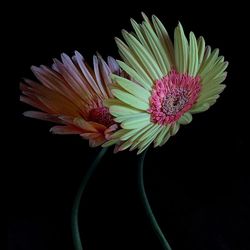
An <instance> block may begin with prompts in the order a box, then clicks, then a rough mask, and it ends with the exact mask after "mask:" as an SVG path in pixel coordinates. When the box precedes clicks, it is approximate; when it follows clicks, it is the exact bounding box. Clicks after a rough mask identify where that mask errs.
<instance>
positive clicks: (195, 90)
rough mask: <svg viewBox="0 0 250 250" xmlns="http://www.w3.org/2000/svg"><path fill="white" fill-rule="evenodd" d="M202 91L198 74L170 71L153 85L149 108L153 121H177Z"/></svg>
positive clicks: (162, 123) (163, 123) (159, 122)
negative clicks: (190, 74)
mask: <svg viewBox="0 0 250 250" xmlns="http://www.w3.org/2000/svg"><path fill="white" fill-rule="evenodd" d="M200 91H201V84H200V78H199V77H198V76H196V77H193V76H189V75H187V74H183V73H177V72H176V71H175V70H172V71H170V72H169V74H168V75H166V76H164V77H163V78H162V79H160V80H157V81H155V84H154V86H153V90H152V96H151V98H150V109H149V113H150V114H151V120H152V122H154V123H157V124H161V125H166V124H171V123H173V122H175V121H177V120H178V119H179V118H180V117H181V116H182V115H183V114H184V113H185V112H187V111H188V110H189V109H191V107H192V106H193V105H194V104H195V102H196V101H197V99H198V96H199V93H200Z"/></svg>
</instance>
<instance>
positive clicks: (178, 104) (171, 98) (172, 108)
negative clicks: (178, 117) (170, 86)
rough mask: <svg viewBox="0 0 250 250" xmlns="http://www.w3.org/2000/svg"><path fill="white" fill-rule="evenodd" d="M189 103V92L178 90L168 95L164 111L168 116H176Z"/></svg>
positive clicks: (163, 106) (164, 103)
mask: <svg viewBox="0 0 250 250" xmlns="http://www.w3.org/2000/svg"><path fill="white" fill-rule="evenodd" d="M187 102H188V92H187V90H186V89H182V88H180V89H176V91H172V92H170V93H169V94H167V95H166V97H165V101H164V102H163V105H162V110H163V112H164V113H165V114H166V115H175V114H176V113H178V112H179V111H180V110H182V109H183V108H184V106H185V105H186V103H187Z"/></svg>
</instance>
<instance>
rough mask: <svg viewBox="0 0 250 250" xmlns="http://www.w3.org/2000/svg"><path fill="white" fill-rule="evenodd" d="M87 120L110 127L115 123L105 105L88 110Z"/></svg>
mask: <svg viewBox="0 0 250 250" xmlns="http://www.w3.org/2000/svg"><path fill="white" fill-rule="evenodd" d="M89 120H90V121H93V122H96V123H99V124H102V125H104V126H106V127H110V126H111V125H113V124H115V122H114V120H113V118H112V115H111V114H110V113H109V110H108V108H106V107H99V108H94V109H91V110H90V112H89Z"/></svg>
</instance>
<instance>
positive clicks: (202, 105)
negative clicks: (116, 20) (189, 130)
mask: <svg viewBox="0 0 250 250" xmlns="http://www.w3.org/2000/svg"><path fill="white" fill-rule="evenodd" d="M143 18H144V21H143V22H142V24H138V23H136V22H135V21H134V20H131V23H132V26H133V28H134V31H135V33H128V32H127V31H125V30H123V31H122V34H123V37H124V40H125V42H126V43H124V42H123V41H121V40H120V39H118V38H116V43H117V46H118V48H119V53H120V55H121V57H122V59H123V61H118V64H119V65H120V67H121V68H122V69H123V70H124V71H125V72H126V73H127V74H128V75H129V76H130V77H131V80H128V79H125V78H124V77H121V76H117V75H115V74H113V75H112V79H113V82H114V84H112V94H113V95H114V96H115V97H116V98H112V99H109V100H106V101H105V105H106V106H107V107H109V110H110V113H111V114H112V115H113V116H114V117H115V119H114V120H115V121H116V122H118V123H120V124H121V129H119V130H118V131H117V132H115V133H114V134H113V135H112V140H110V141H109V142H107V143H105V144H104V145H103V146H108V145H111V144H112V143H118V142H119V143H120V146H119V147H118V150H124V149H127V148H130V150H133V149H136V148H138V149H139V150H138V153H141V152H142V151H143V150H145V149H146V148H147V147H148V146H149V145H150V144H151V143H152V142H154V146H155V147H156V146H162V145H163V144H165V143H166V142H167V140H168V139H169V138H170V137H171V136H173V135H175V134H176V133H177V131H178V130H179V128H180V125H182V124H188V123H190V122H191V121H192V114H194V113H199V112H203V111H206V110H207V109H208V108H209V107H210V106H211V105H213V104H214V103H215V102H216V100H217V98H218V97H219V94H220V93H221V92H222V91H223V89H224V88H225V85H223V84H221V83H222V82H223V81H224V80H225V78H226V72H225V69H226V68H227V65H228V62H225V61H224V57H223V56H219V50H218V49H215V50H213V51H211V48H210V46H205V41H204V39H203V37H199V38H198V39H196V37H195V35H194V33H193V32H190V34H189V40H188V39H187V38H186V36H185V34H184V31H183V28H182V25H181V24H180V23H179V24H178V26H177V27H176V29H175V32H174V43H172V41H171V39H170V37H169V35H168V33H167V31H166V29H165V28H164V26H163V24H162V23H161V22H160V20H159V19H158V18H157V17H156V16H152V21H150V20H149V19H148V18H147V16H146V15H144V14H143Z"/></svg>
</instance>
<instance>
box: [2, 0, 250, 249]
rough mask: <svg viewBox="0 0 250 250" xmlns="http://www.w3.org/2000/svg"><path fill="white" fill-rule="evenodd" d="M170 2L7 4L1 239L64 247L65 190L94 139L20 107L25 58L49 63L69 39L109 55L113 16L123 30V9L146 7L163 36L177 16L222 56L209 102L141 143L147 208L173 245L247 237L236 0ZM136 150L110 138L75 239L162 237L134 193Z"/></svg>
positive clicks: (111, 243)
mask: <svg viewBox="0 0 250 250" xmlns="http://www.w3.org/2000/svg"><path fill="white" fill-rule="evenodd" d="M170 3H171V2H170V1H162V2H157V1H155V0H153V1H151V3H150V2H149V3H148V4H146V3H144V4H143V3H141V4H139V3H137V2H135V1H133V2H128V1H116V2H114V3H112V4H111V3H108V1H104V2H102V3H99V2H97V1H90V2H86V1H82V2H81V4H80V3H79V4H76V3H73V2H72V1H70V2H66V3H63V1H62V2H61V3H60V4H59V3H58V4H57V5H54V6H52V4H51V3H50V4H46V3H45V2H36V1H34V2H32V3H30V4H24V3H23V2H22V4H20V5H17V4H14V3H13V5H12V6H9V8H8V9H6V14H7V15H6V17H5V18H4V20H3V22H2V24H3V25H4V27H5V30H4V31H5V32H6V35H4V38H3V40H4V41H5V42H6V46H4V47H3V53H4V54H6V56H7V57H6V60H5V61H4V62H5V66H7V69H6V70H5V71H4V72H3V75H4V76H6V79H5V80H4V82H2V85H5V86H7V87H10V92H8V93H9V94H10V95H9V96H8V95H7V94H5V93H7V92H2V99H4V103H5V105H4V107H3V110H4V111H8V115H9V116H10V118H8V116H7V117H6V118H5V122H3V123H5V124H6V125H8V127H7V129H6V130H4V131H3V134H4V135H6V136H7V139H8V140H7V141H6V144H4V145H6V147H5V148H7V151H6V156H7V157H8V161H6V164H4V168H7V169H8V171H9V177H8V182H7V184H5V185H6V190H7V191H8V198H9V199H8V248H9V249H10V250H40V249H42V250H47V249H48V250H50V249H53V250H54V249H60V250H64V249H65V250H66V249H67V250H70V249H73V246H72V240H71V232H70V212H71V206H72V202H73V197H74V194H75V192H76V190H77V187H78V185H79V183H80V180H81V178H82V176H83V175H84V173H85V172H86V170H87V168H88V166H89V164H90V162H91V161H92V160H93V159H94V157H95V155H96V154H97V153H98V151H99V149H90V148H88V143H87V142H86V141H84V140H81V139H80V138H79V137H77V136H56V135H52V134H50V133H49V131H48V130H49V128H50V127H51V125H52V124H49V123H46V122H42V121H37V120H32V119H28V118H25V117H23V116H22V112H24V111H25V110H27V109H29V107H28V106H27V105H24V104H21V103H20V102H19V95H20V92H19V89H18V88H19V81H20V79H21V77H24V76H25V77H29V78H33V76H32V74H31V72H30V66H31V65H40V64H51V62H52V60H51V59H52V58H53V57H59V56H60V53H62V52H66V53H68V54H70V55H71V54H72V53H73V52H74V50H76V49H77V50H79V51H80V52H81V53H83V54H84V56H85V58H86V59H87V60H88V61H89V62H90V63H91V60H92V54H93V53H95V52H96V51H99V52H100V53H101V54H102V55H103V56H104V57H106V56H108V55H113V56H115V57H118V54H117V50H116V46H115V43H114V41H113V38H114V37H115V36H119V37H121V35H120V30H121V29H122V28H126V29H128V30H131V25H130V23H129V18H130V17H133V18H135V19H136V20H138V21H140V20H142V18H141V16H140V11H145V12H146V14H148V15H151V14H156V15H157V16H158V17H159V18H160V19H161V20H162V21H163V23H164V24H165V26H166V27H167V28H168V31H169V33H170V34H171V36H172V35H173V30H174V27H175V26H176V25H177V22H178V20H180V21H181V22H182V24H183V26H184V29H185V31H186V32H189V31H191V30H192V31H194V32H195V34H196V35H197V36H199V35H203V36H204V37H205V40H206V43H207V44H210V45H211V46H212V48H215V47H218V48H220V53H221V54H222V55H224V56H225V58H226V59H227V60H228V61H229V62H230V66H229V68H228V72H229V74H228V78H227V79H226V82H225V83H226V84H227V88H226V90H225V91H224V93H223V94H222V96H221V98H220V99H219V100H218V103H216V105H214V106H213V107H212V108H211V109H210V110H209V111H207V112H205V113H202V114H198V115H195V116H194V120H193V122H192V123H191V124H190V125H188V126H186V127H182V128H181V130H180V131H179V132H178V134H177V135H176V136H175V137H173V138H172V139H171V140H170V141H169V142H168V143H167V144H166V145H165V146H164V147H162V148H157V149H151V150H150V151H149V152H148V155H147V158H146V165H145V185H146V190H147V192H148V196H149V200H150V202H151V205H152V207H153V210H154V212H155V214H156V217H157V218H158V220H159V223H160V225H161V227H162V229H163V231H164V233H165V234H166V235H167V239H168V240H169V242H170V244H171V246H172V248H173V250H188V249H192V250H196V249H197V250H198V249H199V250H201V249H202V250H205V249H206V250H207V249H209V250H210V249H212V250H217V249H218V250H219V249H220V250H229V249H230V250H243V249H244V250H247V249H250V239H249V226H250V216H249V209H250V192H249V190H250V184H249V181H250V175H249V173H248V167H249V162H248V157H247V142H248V139H247V135H248V126H249V123H248V121H247V120H248V118H249V105H248V100H249V96H248V90H249V87H248V85H249V77H248V76H249V69H248V68H249V59H248V55H249V52H248V50H249V41H248V38H247V36H248V35H247V33H248V28H247V15H246V11H245V10H246V6H243V5H241V4H240V2H238V1H237V2H235V3H234V4H229V3H227V4H226V5H222V4H221V5H219V3H218V1H217V3H212V2H207V1H206V2H201V1H200V2H199V3H193V2H190V1H186V3H185V4H184V5H183V3H181V2H176V3H171V4H170ZM5 98H6V100H5ZM136 160H137V156H136V154H135V153H134V152H133V153H128V152H123V153H119V154H117V155H113V154H112V152H111V150H110V151H109V153H108V155H106V157H105V158H104V160H103V161H102V163H101V165H100V166H99V168H98V170H97V172H96V173H95V175H94V176H93V178H92V179H91V182H90V183H89V185H88V187H87V189H86V193H85V194H84V197H83V202H82V206H81V210H80V211H81V212H80V229H81V233H82V238H83V241H84V249H86V250H87V249H88V250H95V249H110V250H112V249H155V250H158V249H161V246H160V244H159V242H158V240H157V238H156V237H155V236H154V234H153V232H152V230H151V228H150V225H149V223H148V221H147V218H146V216H145V214H144V210H143V207H142V205H141V203H140V200H139V197H138V193H137V166H136Z"/></svg>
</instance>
